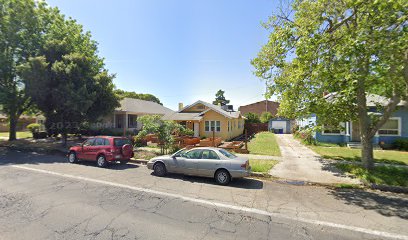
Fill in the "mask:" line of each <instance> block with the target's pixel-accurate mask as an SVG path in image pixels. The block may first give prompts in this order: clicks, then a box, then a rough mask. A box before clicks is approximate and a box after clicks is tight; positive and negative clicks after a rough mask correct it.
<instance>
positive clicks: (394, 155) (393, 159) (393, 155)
mask: <svg viewBox="0 0 408 240" xmlns="http://www.w3.org/2000/svg"><path fill="white" fill-rule="evenodd" d="M309 147H310V148H311V149H312V150H313V151H315V152H316V153H317V154H319V155H321V156H322V157H324V158H327V159H334V160H345V161H361V149H352V148H348V147H340V146H338V145H334V144H322V143H319V144H318V145H317V146H313V145H310V146H309ZM374 161H375V162H378V163H390V164H399V165H408V152H402V151H395V150H374Z"/></svg>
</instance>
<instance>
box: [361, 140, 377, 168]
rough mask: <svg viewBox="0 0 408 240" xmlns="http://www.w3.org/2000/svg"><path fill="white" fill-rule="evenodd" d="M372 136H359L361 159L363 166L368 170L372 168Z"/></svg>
mask: <svg viewBox="0 0 408 240" xmlns="http://www.w3.org/2000/svg"><path fill="white" fill-rule="evenodd" d="M372 139H373V138H372V137H369V136H364V135H362V136H361V145H362V149H361V161H362V163H363V166H364V168H366V169H368V170H370V169H373V168H374V154H373V141H372Z"/></svg>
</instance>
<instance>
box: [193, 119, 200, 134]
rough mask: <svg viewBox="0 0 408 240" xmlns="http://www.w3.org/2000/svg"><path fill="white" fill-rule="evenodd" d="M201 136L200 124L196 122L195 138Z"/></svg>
mask: <svg viewBox="0 0 408 240" xmlns="http://www.w3.org/2000/svg"><path fill="white" fill-rule="evenodd" d="M199 136H200V123H198V122H194V137H199Z"/></svg>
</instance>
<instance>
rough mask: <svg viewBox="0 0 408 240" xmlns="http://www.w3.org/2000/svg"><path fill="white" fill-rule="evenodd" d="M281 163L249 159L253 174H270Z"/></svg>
mask: <svg viewBox="0 0 408 240" xmlns="http://www.w3.org/2000/svg"><path fill="white" fill-rule="evenodd" d="M278 162H279V161H276V160H265V159H249V165H251V167H252V171H253V172H259V173H268V172H269V170H271V169H272V168H273V167H274V166H275V165H276V164H277V163H278Z"/></svg>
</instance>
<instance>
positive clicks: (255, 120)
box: [245, 112, 261, 123]
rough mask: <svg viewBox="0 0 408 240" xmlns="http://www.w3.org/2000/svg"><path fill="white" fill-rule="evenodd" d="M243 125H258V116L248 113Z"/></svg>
mask: <svg viewBox="0 0 408 240" xmlns="http://www.w3.org/2000/svg"><path fill="white" fill-rule="evenodd" d="M245 118H246V119H245V123H260V122H261V120H259V116H258V115H257V114H255V113H252V112H249V113H247V114H245Z"/></svg>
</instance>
